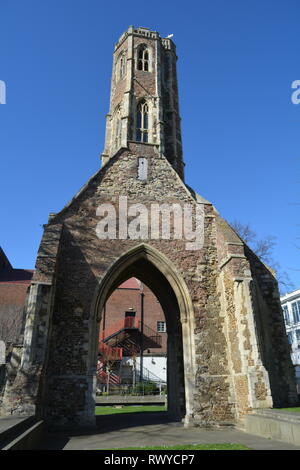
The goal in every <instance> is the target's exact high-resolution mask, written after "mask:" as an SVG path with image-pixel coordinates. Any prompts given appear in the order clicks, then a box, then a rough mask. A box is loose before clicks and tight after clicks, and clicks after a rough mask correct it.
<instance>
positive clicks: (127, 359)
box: [99, 277, 167, 383]
mask: <svg viewBox="0 0 300 470" xmlns="http://www.w3.org/2000/svg"><path fill="white" fill-rule="evenodd" d="M99 336H100V342H101V344H104V346H102V348H104V350H102V352H103V354H102V357H101V358H100V362H99V367H100V370H101V371H102V361H103V362H104V363H105V355H108V356H110V357H112V355H114V354H116V356H115V358H116V362H115V364H114V372H115V375H116V374H117V375H118V377H116V376H112V378H111V383H114V381H115V382H116V381H117V382H118V383H121V382H124V379H125V382H126V381H127V382H128V381H129V382H131V381H132V374H133V371H132V369H133V358H134V360H135V361H136V365H137V368H138V377H137V381H138V380H151V379H152V380H153V381H156V382H158V381H159V380H160V381H161V382H166V362H167V359H166V358H167V330H166V320H165V316H164V313H163V310H162V308H161V305H160V303H159V301H158V299H157V298H156V296H155V295H154V294H153V292H152V291H151V290H150V289H149V288H148V287H147V286H146V285H145V284H143V283H142V282H141V281H139V280H138V279H137V278H135V277H132V278H130V279H128V280H127V281H125V282H123V283H122V284H121V285H120V286H119V287H118V288H117V289H116V290H115V291H114V292H113V293H112V295H111V296H110V297H109V299H108V301H107V302H106V305H105V307H104V310H103V314H102V319H101V322H100V334H99ZM107 347H108V348H112V350H111V349H108V348H107ZM108 356H107V357H108ZM121 358H122V360H121V363H120V359H121ZM140 365H141V366H142V370H141V367H140ZM121 370H122V371H123V373H121V372H120V371H121ZM124 371H125V372H124ZM100 375H101V373H100ZM121 375H122V377H121ZM101 378H102V380H101V382H102V383H103V382H104V383H105V382H106V381H107V375H106V374H102V375H101ZM121 379H123V380H121Z"/></svg>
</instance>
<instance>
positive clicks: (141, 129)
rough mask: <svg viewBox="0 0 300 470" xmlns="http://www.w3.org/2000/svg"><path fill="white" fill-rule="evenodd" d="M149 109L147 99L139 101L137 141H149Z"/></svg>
mask: <svg viewBox="0 0 300 470" xmlns="http://www.w3.org/2000/svg"><path fill="white" fill-rule="evenodd" d="M148 115H149V110H148V104H147V102H146V101H145V100H142V101H140V102H139V104H138V107H137V115H136V140H137V142H148V131H149V119H148Z"/></svg>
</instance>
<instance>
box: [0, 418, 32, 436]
mask: <svg viewBox="0 0 300 470" xmlns="http://www.w3.org/2000/svg"><path fill="white" fill-rule="evenodd" d="M28 418H29V416H0V433H2V432H4V431H6V430H7V429H10V428H12V427H13V426H15V425H16V424H19V423H22V422H23V421H26V420H27V419H28Z"/></svg>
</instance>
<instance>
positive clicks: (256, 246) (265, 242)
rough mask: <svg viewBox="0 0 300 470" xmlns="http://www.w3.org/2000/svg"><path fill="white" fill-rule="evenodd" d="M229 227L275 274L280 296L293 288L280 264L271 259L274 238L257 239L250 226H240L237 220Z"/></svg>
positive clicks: (274, 242) (274, 243) (269, 236)
mask: <svg viewBox="0 0 300 470" xmlns="http://www.w3.org/2000/svg"><path fill="white" fill-rule="evenodd" d="M230 225H231V226H232V228H233V229H234V230H235V231H236V232H237V234H238V235H239V236H240V237H241V238H242V240H244V242H245V243H246V244H247V245H249V247H250V248H251V249H252V250H253V251H254V253H255V254H256V255H257V256H258V257H259V258H260V259H261V261H262V262H263V263H265V264H266V265H268V267H270V268H271V269H272V270H273V271H274V272H275V275H276V279H277V281H278V284H279V290H280V293H281V294H283V293H285V292H287V290H291V289H294V288H295V286H294V284H293V283H292V282H291V281H290V279H289V275H288V273H287V272H286V271H283V270H282V267H281V266H280V264H279V263H278V262H277V261H274V259H273V250H274V247H275V245H276V239H277V238H276V237H274V236H273V235H268V236H266V237H264V238H262V239H257V234H256V233H255V232H254V230H252V228H251V227H250V224H242V223H241V222H240V221H238V220H235V221H234V222H233V223H231V224H230Z"/></svg>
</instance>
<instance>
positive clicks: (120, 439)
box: [41, 413, 300, 450]
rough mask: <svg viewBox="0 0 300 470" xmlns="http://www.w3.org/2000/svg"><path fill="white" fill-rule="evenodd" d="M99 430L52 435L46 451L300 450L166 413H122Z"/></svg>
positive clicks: (104, 419)
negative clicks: (221, 446) (232, 446)
mask: <svg viewBox="0 0 300 470" xmlns="http://www.w3.org/2000/svg"><path fill="white" fill-rule="evenodd" d="M97 427H98V431H96V432H95V433H90V434H80V433H78V434H75V433H69V434H67V433H65V434H62V433H52V434H50V433H49V434H48V436H47V438H46V439H45V441H44V442H43V444H42V446H41V448H42V449H52V450H54V449H65V450H75V449H76V450H92V449H112V448H118V447H119V448H120V447H136V446H139V447H143V446H158V445H159V446H161V445H176V444H209V443H225V442H226V443H236V444H243V445H245V446H247V447H250V448H251V449H255V450H300V447H296V446H293V445H291V444H287V443H284V442H279V441H274V440H271V439H264V438H262V437H258V436H254V435H251V434H246V433H244V432H243V431H238V430H235V429H232V428H226V429H213V430H210V429H203V428H184V427H183V425H182V423H178V422H177V423H176V422H171V421H170V420H169V418H168V416H167V415H166V414H165V413H136V414H127V415H126V414H122V415H121V414H119V415H111V416H98V417H97Z"/></svg>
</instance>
